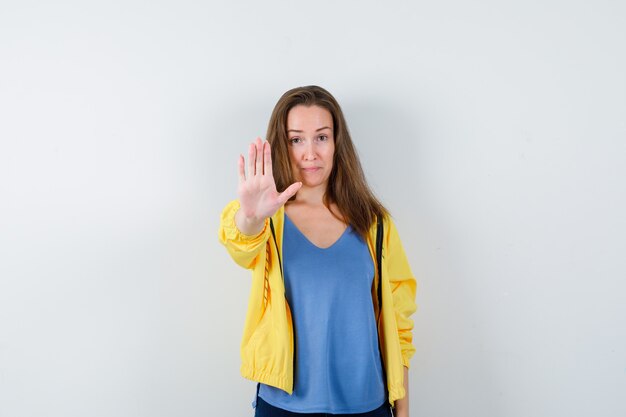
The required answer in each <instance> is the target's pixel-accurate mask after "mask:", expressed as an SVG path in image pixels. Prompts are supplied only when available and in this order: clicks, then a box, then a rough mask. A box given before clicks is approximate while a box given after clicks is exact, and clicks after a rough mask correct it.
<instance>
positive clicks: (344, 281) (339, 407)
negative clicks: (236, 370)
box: [259, 214, 386, 414]
mask: <svg viewBox="0 0 626 417" xmlns="http://www.w3.org/2000/svg"><path fill="white" fill-rule="evenodd" d="M283 268H284V274H285V290H286V297H287V301H288V303H289V306H290V308H291V313H292V317H293V322H294V331H295V342H296V351H295V355H296V357H295V361H296V364H295V375H294V390H293V394H292V395H289V394H287V393H286V392H285V391H283V390H280V389H278V388H275V387H272V386H269V385H265V384H261V386H260V389H259V396H260V397H261V398H263V400H265V401H266V402H268V403H270V404H271V405H273V406H275V407H279V408H282V409H284V410H288V411H292V412H297V413H331V414H351V413H365V412H368V411H371V410H374V409H376V408H378V407H379V406H380V405H381V404H383V403H384V402H385V401H386V398H385V388H384V386H383V377H382V366H381V362H380V354H379V350H378V334H377V330H376V320H375V317H374V305H373V302H372V293H371V288H372V280H373V278H374V263H373V262H372V258H371V256H370V252H369V249H368V247H367V244H366V243H365V241H364V240H363V239H362V238H361V237H360V236H359V235H358V233H356V232H355V231H354V230H353V229H352V227H350V226H348V228H347V229H346V230H345V231H344V233H343V234H342V235H341V237H340V238H339V239H338V240H337V241H336V242H335V243H334V244H333V245H332V246H330V247H329V248H324V249H322V248H319V247H317V246H315V245H314V244H313V243H311V241H309V240H308V239H307V237H306V236H304V235H303V234H302V232H300V231H299V230H298V229H297V228H296V226H295V225H294V224H293V223H292V222H291V220H290V219H289V217H287V215H286V214H285V227H284V232H283Z"/></svg>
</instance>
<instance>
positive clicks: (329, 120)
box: [287, 105, 335, 187]
mask: <svg viewBox="0 0 626 417" xmlns="http://www.w3.org/2000/svg"><path fill="white" fill-rule="evenodd" d="M287 141H288V142H287V145H288V146H287V147H288V149H289V159H290V162H291V171H292V172H293V175H294V177H295V180H296V181H302V186H303V187H317V186H320V185H321V186H324V187H326V185H327V184H328V177H330V173H331V171H332V169H333V154H334V153H335V136H334V132H333V117H332V115H331V114H330V112H329V111H328V110H326V109H325V108H323V107H319V106H304V105H297V106H295V107H293V108H292V109H291V110H289V113H288V114H287Z"/></svg>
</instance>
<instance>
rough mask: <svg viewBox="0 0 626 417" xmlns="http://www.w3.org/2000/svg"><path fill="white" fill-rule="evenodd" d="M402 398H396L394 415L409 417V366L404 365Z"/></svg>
mask: <svg viewBox="0 0 626 417" xmlns="http://www.w3.org/2000/svg"><path fill="white" fill-rule="evenodd" d="M404 392H405V395H404V398H402V399H400V400H396V404H395V405H396V408H395V412H394V415H395V416H396V417H409V368H407V367H406V366H405V367H404Z"/></svg>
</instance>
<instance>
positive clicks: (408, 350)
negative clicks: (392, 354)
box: [385, 218, 417, 368]
mask: <svg viewBox="0 0 626 417" xmlns="http://www.w3.org/2000/svg"><path fill="white" fill-rule="evenodd" d="M388 221H389V229H388V231H387V236H386V239H385V240H386V241H387V251H386V253H385V255H386V256H387V258H388V259H387V277H388V279H389V284H390V286H391V293H392V298H393V308H394V310H395V315H396V324H397V326H398V337H399V339H400V349H401V350H402V364H403V365H404V366H406V367H407V368H408V367H409V361H410V359H411V357H412V356H413V354H414V353H415V347H414V346H413V320H412V319H411V318H410V316H411V315H412V314H413V313H414V312H415V311H416V310H417V305H416V304H415V293H416V290H417V282H416V280H415V278H414V276H413V273H412V272H411V267H410V266H409V262H408V260H407V258H406V254H405V252H404V248H403V246H402V242H401V241H400V236H399V235H398V231H397V229H396V226H395V225H394V223H393V221H392V220H391V219H390V218H388Z"/></svg>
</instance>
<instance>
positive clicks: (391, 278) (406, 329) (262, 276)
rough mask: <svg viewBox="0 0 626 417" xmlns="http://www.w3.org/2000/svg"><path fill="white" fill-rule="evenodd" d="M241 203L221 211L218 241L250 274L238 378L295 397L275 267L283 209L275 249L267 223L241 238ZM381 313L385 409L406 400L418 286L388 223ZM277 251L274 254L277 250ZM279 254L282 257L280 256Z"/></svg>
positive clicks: (290, 342)
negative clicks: (406, 370)
mask: <svg viewBox="0 0 626 417" xmlns="http://www.w3.org/2000/svg"><path fill="white" fill-rule="evenodd" d="M238 209H239V201H238V200H233V201H231V202H230V203H228V205H227V206H226V207H225V208H224V210H223V211H222V216H221V221H220V228H219V240H220V242H221V243H222V244H223V245H224V246H226V249H227V250H228V253H229V254H230V256H231V257H232V258H233V259H234V261H235V262H236V263H237V264H239V265H241V266H242V267H244V268H247V269H252V288H251V290H250V298H249V301H248V312H247V315H246V322H245V325H244V331H243V338H242V341H241V360H242V364H241V374H242V376H243V377H245V378H248V379H251V380H253V381H258V382H262V383H264V384H267V385H272V386H274V387H277V388H280V389H282V390H284V391H286V392H287V393H289V394H292V392H293V375H294V331H293V324H292V319H291V311H290V309H289V304H288V302H287V299H286V298H285V286H284V282H283V277H282V273H281V267H280V265H279V261H278V260H279V256H280V259H281V260H282V237H283V221H284V207H281V208H280V209H279V210H278V211H277V212H276V214H274V216H272V220H273V224H274V229H275V233H276V241H277V242H276V243H277V245H276V244H275V243H274V239H273V238H272V233H271V230H270V226H269V219H266V220H265V227H264V228H263V230H262V231H261V232H260V233H259V234H258V235H256V236H248V235H244V234H242V233H241V232H240V231H239V229H237V226H236V225H235V213H236V212H237V210H238ZM383 230H384V240H383V256H382V270H383V283H382V285H383V286H382V305H383V308H382V312H381V314H380V320H379V323H378V337H379V341H380V346H381V353H382V357H383V362H384V366H385V372H386V376H387V389H388V391H389V403H390V404H391V405H392V406H393V405H394V402H395V400H397V399H401V398H403V397H404V395H405V390H404V369H403V366H406V367H407V368H408V367H409V360H410V359H411V356H413V354H414V353H415V347H414V346H413V344H412V340H413V337H412V330H413V321H412V320H411V319H410V318H409V317H410V316H411V314H413V312H415V310H416V305H415V291H416V287H417V285H416V281H415V278H414V277H413V274H412V273H411V269H410V267H409V264H408V262H407V259H406V255H405V253H404V249H403V247H402V243H401V242H400V237H399V236H398V232H397V230H396V227H395V225H394V224H393V221H392V220H391V218H390V217H386V218H385V220H384V222H383ZM375 242H376V223H374V224H373V225H372V227H371V228H370V232H369V235H368V239H367V245H368V247H369V250H370V254H371V255H372V260H373V262H374V268H377V266H376V253H375ZM276 246H278V249H277V248H276ZM278 251H280V254H279V252H278ZM377 289H378V273H376V277H375V279H374V284H373V285H372V300H373V304H374V310H375V312H376V316H377V317H378V302H374V301H375V300H377Z"/></svg>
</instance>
